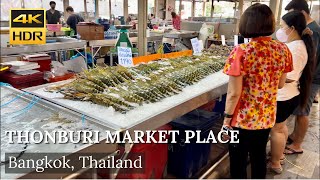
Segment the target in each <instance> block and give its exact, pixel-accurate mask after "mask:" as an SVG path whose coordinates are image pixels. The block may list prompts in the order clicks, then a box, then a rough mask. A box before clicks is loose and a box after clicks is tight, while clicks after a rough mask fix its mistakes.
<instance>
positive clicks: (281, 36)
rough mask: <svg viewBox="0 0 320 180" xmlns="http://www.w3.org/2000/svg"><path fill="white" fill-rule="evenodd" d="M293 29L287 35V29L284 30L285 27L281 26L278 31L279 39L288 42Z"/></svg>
mask: <svg viewBox="0 0 320 180" xmlns="http://www.w3.org/2000/svg"><path fill="white" fill-rule="evenodd" d="M292 31H293V30H292ZM292 31H291V32H290V33H289V34H288V35H287V34H286V30H284V29H283V28H280V29H279V30H278V31H277V33H276V36H277V39H278V40H279V41H280V42H283V43H285V42H287V41H288V39H289V36H290V34H291V33H292Z"/></svg>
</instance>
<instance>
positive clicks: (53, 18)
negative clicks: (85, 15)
mask: <svg viewBox="0 0 320 180" xmlns="http://www.w3.org/2000/svg"><path fill="white" fill-rule="evenodd" d="M50 7H51V9H49V10H47V12H46V19H47V24H58V23H60V18H61V13H60V11H57V10H55V8H56V2H54V1H50Z"/></svg>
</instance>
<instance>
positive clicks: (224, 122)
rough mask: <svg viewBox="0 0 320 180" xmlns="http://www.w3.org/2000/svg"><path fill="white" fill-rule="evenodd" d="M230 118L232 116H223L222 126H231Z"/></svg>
mask: <svg viewBox="0 0 320 180" xmlns="http://www.w3.org/2000/svg"><path fill="white" fill-rule="evenodd" d="M231 119H232V118H227V117H225V118H224V120H223V125H224V126H230V127H231Z"/></svg>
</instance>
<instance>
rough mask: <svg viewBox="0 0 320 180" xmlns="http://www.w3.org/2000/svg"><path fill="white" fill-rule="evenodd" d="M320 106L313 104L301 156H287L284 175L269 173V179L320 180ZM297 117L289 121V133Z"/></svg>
mask: <svg viewBox="0 0 320 180" xmlns="http://www.w3.org/2000/svg"><path fill="white" fill-rule="evenodd" d="M319 114H320V107H319V104H313V107H312V111H311V114H310V123H309V129H308V132H307V134H306V137H305V140H304V143H303V150H304V153H303V154H300V155H288V156H286V159H287V160H286V163H285V165H283V169H284V171H283V173H282V174H280V175H275V174H272V173H268V175H267V178H268V179H310V178H311V179H320V171H319V169H320V166H319V130H320V128H319V127H320V126H319V124H320V123H319V122H320V116H319ZM294 121H295V117H290V119H289V120H288V128H289V132H292V130H293V127H294Z"/></svg>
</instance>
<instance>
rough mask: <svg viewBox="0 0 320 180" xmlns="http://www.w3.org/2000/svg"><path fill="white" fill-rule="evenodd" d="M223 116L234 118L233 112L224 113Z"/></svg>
mask: <svg viewBox="0 0 320 180" xmlns="http://www.w3.org/2000/svg"><path fill="white" fill-rule="evenodd" d="M223 116H224V117H225V118H233V114H227V113H224V114H223Z"/></svg>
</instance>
